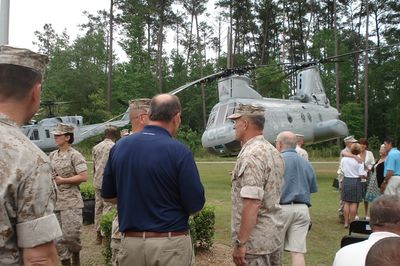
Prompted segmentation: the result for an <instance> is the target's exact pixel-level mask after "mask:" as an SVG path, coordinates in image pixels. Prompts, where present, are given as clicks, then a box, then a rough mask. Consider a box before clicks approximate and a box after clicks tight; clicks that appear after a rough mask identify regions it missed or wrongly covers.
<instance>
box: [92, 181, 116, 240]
mask: <svg viewBox="0 0 400 266" xmlns="http://www.w3.org/2000/svg"><path fill="white" fill-rule="evenodd" d="M94 200H95V204H94V228H95V229H96V231H97V232H101V228H100V220H101V216H102V215H103V214H106V213H107V212H109V211H111V210H112V209H113V208H114V204H112V203H110V202H107V201H104V199H103V198H102V197H101V189H97V188H95V189H94Z"/></svg>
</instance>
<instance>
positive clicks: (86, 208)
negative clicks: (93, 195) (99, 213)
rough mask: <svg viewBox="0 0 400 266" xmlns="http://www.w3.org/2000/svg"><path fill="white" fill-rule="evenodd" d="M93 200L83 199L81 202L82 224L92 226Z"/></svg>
mask: <svg viewBox="0 0 400 266" xmlns="http://www.w3.org/2000/svg"><path fill="white" fill-rule="evenodd" d="M94 203H95V200H94V199H84V200H83V210H82V216H83V224H86V225H87V224H93V223H94Z"/></svg>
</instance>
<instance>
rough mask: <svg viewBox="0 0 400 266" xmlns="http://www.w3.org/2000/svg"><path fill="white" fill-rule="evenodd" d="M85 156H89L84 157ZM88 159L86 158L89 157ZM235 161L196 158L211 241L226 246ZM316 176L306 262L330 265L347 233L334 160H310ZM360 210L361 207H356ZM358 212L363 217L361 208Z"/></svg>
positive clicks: (285, 258)
mask: <svg viewBox="0 0 400 266" xmlns="http://www.w3.org/2000/svg"><path fill="white" fill-rule="evenodd" d="M87 159H89V158H87ZM89 160H90V159H89ZM234 163H235V160H229V161H224V162H221V161H219V162H218V161H214V160H213V161H212V162H206V161H204V160H197V166H198V168H199V171H200V176H201V180H202V183H203V185H204V186H205V191H206V198H207V204H209V205H212V206H214V207H215V215H216V224H215V242H218V243H223V244H226V245H230V212H231V199H230V190H231V185H230V174H229V172H230V171H231V170H232V169H233V167H234ZM313 166H314V169H315V171H316V174H317V179H318V192H317V193H315V194H313V196H312V199H311V203H312V205H313V206H312V207H311V208H310V212H311V220H312V222H313V225H312V229H311V231H310V232H309V234H308V237H307V249H308V253H307V254H306V264H307V265H311V266H314V265H332V262H333V258H334V256H335V253H336V251H337V250H338V249H339V247H340V239H341V238H342V236H343V235H345V234H346V233H347V230H345V229H344V228H343V225H342V224H340V223H339V222H338V216H337V207H338V197H339V195H338V192H336V191H334V190H333V189H332V179H333V177H334V176H335V175H336V170H337V163H334V162H326V163H313ZM88 170H89V180H88V182H90V183H91V182H92V164H91V162H88ZM360 211H361V208H360ZM360 215H361V216H363V213H362V211H361V212H360ZM284 265H290V254H289V253H285V254H284Z"/></svg>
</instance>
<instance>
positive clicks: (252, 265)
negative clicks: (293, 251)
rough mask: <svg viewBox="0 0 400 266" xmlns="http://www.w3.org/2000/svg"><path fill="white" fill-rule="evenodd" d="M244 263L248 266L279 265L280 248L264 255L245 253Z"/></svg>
mask: <svg viewBox="0 0 400 266" xmlns="http://www.w3.org/2000/svg"><path fill="white" fill-rule="evenodd" d="M245 259H246V262H247V263H246V265H248V266H281V265H282V250H281V249H278V250H277V251H274V252H272V253H271V254H266V255H252V254H246V257H245Z"/></svg>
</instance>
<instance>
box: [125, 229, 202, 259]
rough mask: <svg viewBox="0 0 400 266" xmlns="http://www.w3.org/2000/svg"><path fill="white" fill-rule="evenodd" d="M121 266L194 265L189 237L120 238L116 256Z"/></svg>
mask: <svg viewBox="0 0 400 266" xmlns="http://www.w3.org/2000/svg"><path fill="white" fill-rule="evenodd" d="M118 262H119V265H121V266H131V265H135V266H140V265H146V266H150V265H154V266H155V265H160V266H161V265H162V266H181V265H182V266H188V265H194V252H193V247H192V241H191V238H190V236H189V235H182V236H175V237H154V238H141V237H124V236H123V237H122V239H121V247H120V252H119V255H118Z"/></svg>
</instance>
